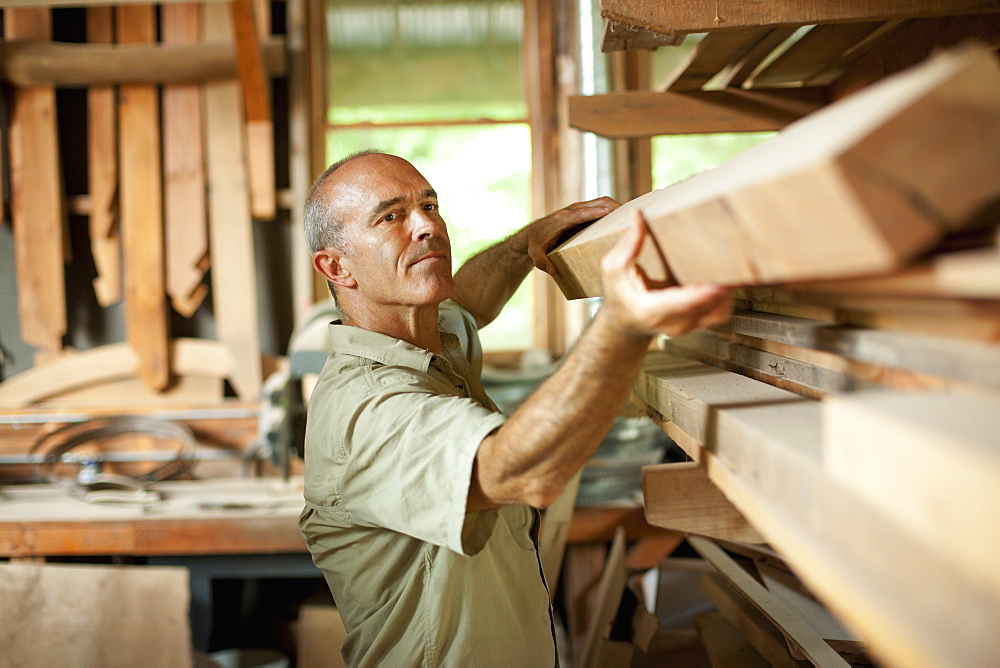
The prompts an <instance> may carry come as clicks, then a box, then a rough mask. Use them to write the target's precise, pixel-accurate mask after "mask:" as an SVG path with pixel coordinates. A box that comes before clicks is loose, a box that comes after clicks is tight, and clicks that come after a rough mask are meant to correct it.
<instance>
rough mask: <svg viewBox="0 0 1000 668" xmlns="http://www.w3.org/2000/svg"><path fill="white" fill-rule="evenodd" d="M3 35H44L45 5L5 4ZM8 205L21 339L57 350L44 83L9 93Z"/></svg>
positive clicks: (59, 234) (54, 186)
mask: <svg viewBox="0 0 1000 668" xmlns="http://www.w3.org/2000/svg"><path fill="white" fill-rule="evenodd" d="M3 18H4V26H5V28H4V29H5V31H6V35H5V38H6V39H9V40H10V39H49V38H50V37H51V34H52V23H51V18H50V15H49V10H48V9H47V8H38V7H32V8H7V9H5V10H4V16H3ZM13 98H14V101H13V111H12V113H11V118H10V163H11V164H10V176H11V190H12V192H11V208H12V216H11V220H12V222H13V228H14V230H13V231H14V257H15V261H16V262H17V285H18V295H17V296H18V308H19V315H20V320H21V339H22V340H23V341H24V342H25V343H27V344H28V345H31V346H34V347H35V348H37V349H38V350H39V353H40V354H43V355H44V354H52V353H56V352H58V351H59V350H61V349H62V336H63V334H65V333H66V288H65V284H64V278H63V238H64V237H63V234H64V220H63V192H62V178H61V172H60V166H59V147H58V136H57V132H56V101H55V91H54V90H53V89H52V87H51V86H37V87H33V88H19V89H15V90H14V91H13Z"/></svg>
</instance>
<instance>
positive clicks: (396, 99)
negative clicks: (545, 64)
mask: <svg viewBox="0 0 1000 668" xmlns="http://www.w3.org/2000/svg"><path fill="white" fill-rule="evenodd" d="M521 22H522V10H521V3H520V1H519V0H466V1H464V2H440V1H439V2H429V3H420V4H416V3H406V2H404V3H400V2H358V1H357V0H354V1H353V2H351V1H347V0H332V1H330V2H328V5H327V29H328V35H329V41H330V61H329V81H330V97H329V99H330V109H329V114H328V120H329V122H330V123H333V124H346V123H361V122H375V123H389V122H417V121H428V120H436V121H441V120H481V119H484V118H488V119H494V120H522V119H524V118H526V117H527V113H528V112H527V106H526V103H525V101H524V93H523V89H522V83H521V74H520V72H521V67H520V48H521V31H522V27H521Z"/></svg>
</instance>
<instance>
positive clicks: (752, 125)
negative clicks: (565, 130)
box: [569, 88, 827, 139]
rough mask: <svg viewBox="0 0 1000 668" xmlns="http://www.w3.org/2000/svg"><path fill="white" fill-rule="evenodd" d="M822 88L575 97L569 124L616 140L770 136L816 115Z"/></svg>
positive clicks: (823, 95) (823, 97)
mask: <svg viewBox="0 0 1000 668" xmlns="http://www.w3.org/2000/svg"><path fill="white" fill-rule="evenodd" d="M826 102H827V96H826V93H825V92H824V91H823V89H820V88H815V89H801V90H794V91H767V92H759V93H758V92H750V91H741V90H724V91H693V92H688V93H671V92H665V93H662V92H660V93H658V92H651V91H630V92H624V93H605V94H603V95H571V96H570V97H569V114H570V116H569V122H570V125H571V126H572V127H574V128H576V129H577V130H583V131H585V132H593V133H596V134H599V135H601V136H603V137H609V138H612V139H616V138H625V137H654V136H658V135H688V134H710V133H714V132H767V131H773V130H780V129H782V128H784V127H785V126H786V125H788V124H789V123H792V122H793V121H796V120H798V119H800V118H802V117H804V116H806V115H808V114H811V113H812V112H814V111H816V110H817V109H819V108H820V107H822V106H823V105H825V104H826Z"/></svg>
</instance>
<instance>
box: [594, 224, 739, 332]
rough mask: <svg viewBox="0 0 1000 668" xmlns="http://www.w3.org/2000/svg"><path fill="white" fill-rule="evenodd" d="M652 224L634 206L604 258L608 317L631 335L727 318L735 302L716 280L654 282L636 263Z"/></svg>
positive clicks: (679, 329) (682, 329)
mask: <svg viewBox="0 0 1000 668" xmlns="http://www.w3.org/2000/svg"><path fill="white" fill-rule="evenodd" d="M647 233H648V229H647V226H646V221H645V218H643V216H642V212H641V211H636V213H635V220H634V221H633V224H632V227H631V229H630V230H629V232H628V233H627V234H625V235H623V236H622V238H621V239H620V240H619V241H618V243H616V244H615V245H614V246H613V247H612V248H611V250H609V251H608V253H607V254H606V255H605V256H604V259H603V260H602V262H601V276H602V280H603V285H604V305H603V307H602V310H604V311H606V317H609V318H611V321H612V323H614V324H615V326H617V327H618V328H620V329H621V330H622V331H623V332H624V333H626V334H628V335H630V336H637V337H641V336H653V335H656V334H667V335H669V336H677V335H679V334H683V333H684V332H688V331H691V330H693V329H697V328H698V327H707V326H711V325H720V324H722V323H724V322H726V321H727V320H728V319H729V317H730V315H731V313H732V306H733V293H732V290H731V289H727V288H720V287H717V286H712V285H679V286H671V287H667V288H657V287H655V286H653V285H652V284H651V282H650V280H649V278H648V277H647V276H646V272H644V271H643V270H642V267H640V266H639V265H638V263H637V258H638V257H639V252H640V250H641V249H642V243H643V241H644V240H645V238H646V234H647Z"/></svg>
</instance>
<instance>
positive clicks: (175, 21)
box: [160, 3, 208, 317]
mask: <svg viewBox="0 0 1000 668" xmlns="http://www.w3.org/2000/svg"><path fill="white" fill-rule="evenodd" d="M200 12H201V10H200V8H199V6H198V5H197V4H194V3H190V4H188V3H185V4H176V5H164V6H163V7H162V8H161V10H160V34H161V39H162V40H163V43H164V44H197V43H198V41H199V39H200V34H201V32H200V31H201V26H200V23H201V13H200ZM203 134H204V132H203V127H202V99H201V86H200V85H199V84H197V83H195V82H191V83H177V84H170V85H167V86H164V87H163V170H164V184H163V188H164V196H165V200H164V212H163V213H164V225H165V236H166V241H167V263H166V271H167V278H166V286H167V294H168V295H169V296H170V301H171V303H172V304H173V307H174V309H175V310H176V311H177V312H178V313H180V314H181V315H184V316H187V317H190V316H191V315H193V314H194V312H195V310H196V309H197V308H198V306H199V305H200V304H201V302H202V300H203V299H204V298H205V295H206V294H207V292H208V286H206V285H205V284H204V282H203V278H204V273H205V270H206V268H207V265H208V220H207V218H206V212H205V151H204V146H203V143H202V136H203Z"/></svg>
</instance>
